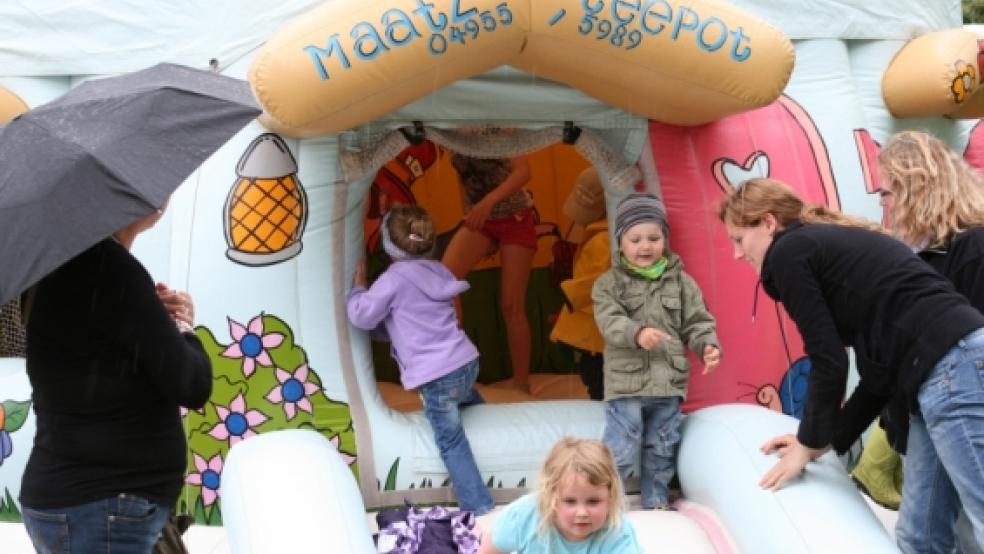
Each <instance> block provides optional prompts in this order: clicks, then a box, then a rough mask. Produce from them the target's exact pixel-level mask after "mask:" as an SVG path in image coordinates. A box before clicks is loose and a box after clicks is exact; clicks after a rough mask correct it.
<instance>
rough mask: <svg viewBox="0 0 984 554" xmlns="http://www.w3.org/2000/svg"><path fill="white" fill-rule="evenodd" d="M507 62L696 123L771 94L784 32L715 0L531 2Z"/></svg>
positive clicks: (612, 100) (777, 88)
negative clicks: (521, 42)
mask: <svg viewBox="0 0 984 554" xmlns="http://www.w3.org/2000/svg"><path fill="white" fill-rule="evenodd" d="M531 6H532V8H531V10H532V13H531V21H532V25H533V27H532V29H531V30H530V35H529V38H528V39H527V44H526V47H525V48H524V49H523V52H522V54H520V56H519V58H518V59H516V60H515V61H514V62H513V63H512V65H514V66H516V67H518V68H521V69H524V70H526V71H529V72H530V73H535V74H536V75H542V76H545V77H548V78H550V79H554V80H557V81H561V82H564V83H567V84H569V85H571V86H573V87H576V88H578V89H580V90H582V91H584V92H586V93H588V94H590V95H591V96H594V97H595V98H598V99H600V100H602V101H604V102H607V103H609V104H612V105H615V106H618V107H620V108H622V109H625V110H627V111H630V112H633V113H636V114H640V115H643V116H645V117H647V118H649V119H654V120H657V121H661V122H664V123H671V124H676V125H699V124H702V123H707V122H710V121H714V120H716V119H719V118H721V117H724V116H726V115H730V114H734V113H738V112H742V111H746V110H750V109H753V108H757V107H760V106H764V105H767V104H770V103H771V102H773V101H774V100H775V99H776V98H777V97H778V96H779V94H780V93H781V92H782V90H783V89H784V88H785V86H786V83H787V81H788V80H789V76H790V73H791V72H792V69H793V61H794V58H795V53H794V51H793V46H792V44H791V43H790V41H789V39H788V38H787V37H786V36H785V35H784V34H783V33H782V32H780V31H779V30H777V29H775V28H774V27H771V26H769V25H767V24H766V23H764V22H762V21H761V20H758V19H756V18H755V17H753V16H751V15H749V14H748V13H746V12H744V11H742V10H740V9H738V8H736V7H734V6H733V5H731V4H727V3H724V2H719V1H716V0H688V1H686V2H679V1H676V0H579V1H575V2H572V1H571V0H535V1H533V2H531Z"/></svg>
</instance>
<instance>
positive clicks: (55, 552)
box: [21, 494, 170, 554]
mask: <svg viewBox="0 0 984 554" xmlns="http://www.w3.org/2000/svg"><path fill="white" fill-rule="evenodd" d="M21 508H22V510H21V511H22V512H23V513H22V515H23V517H24V527H25V528H26V529H27V534H28V535H29V536H30V537H31V542H32V543H34V549H35V550H37V551H38V552H39V553H40V554H61V553H69V552H71V553H74V552H84V553H86V554H110V553H111V554H147V553H148V552H151V551H152V550H153V548H154V544H156V543H157V539H158V538H159V537H160V534H161V529H163V528H164V523H165V522H166V521H167V516H168V514H169V512H170V507H166V506H162V505H160V504H157V503H155V502H151V501H150V500H147V499H145V498H141V497H139V496H134V495H130V494H120V495H117V496H114V497H112V498H105V499H103V500H97V501H95V502H89V503H88V504H80V505H78V506H71V507H69V508H52V509H43V510H35V509H32V508H28V507H26V506H22V507H21Z"/></svg>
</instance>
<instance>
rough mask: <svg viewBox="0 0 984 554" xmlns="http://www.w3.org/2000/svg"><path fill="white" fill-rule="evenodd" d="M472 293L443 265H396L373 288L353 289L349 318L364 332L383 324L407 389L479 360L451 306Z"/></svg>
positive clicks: (420, 262) (410, 262)
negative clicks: (455, 298) (455, 299)
mask: <svg viewBox="0 0 984 554" xmlns="http://www.w3.org/2000/svg"><path fill="white" fill-rule="evenodd" d="M467 289H468V283H467V282H465V281H459V280H458V279H456V278H455V276H454V275H453V274H452V273H451V271H449V270H448V268H446V267H445V266H444V265H443V264H441V262H438V261H435V260H421V259H415V260H401V261H396V262H393V264H392V265H390V266H389V268H388V269H387V270H386V271H384V272H383V274H382V275H380V276H379V278H378V279H376V282H375V283H373V284H372V287H370V288H369V289H368V290H367V289H365V288H364V287H353V288H352V290H351V291H350V292H349V295H348V316H349V320H351V321H352V325H355V326H356V327H358V328H359V329H364V330H366V331H371V330H374V329H376V328H377V327H378V326H379V324H380V323H382V324H383V325H384V326H385V329H386V334H387V335H389V340H391V341H392V343H393V345H392V348H391V353H392V355H393V358H394V359H395V360H396V363H397V364H399V366H400V380H401V381H403V387H404V388H405V389H407V390H412V389H416V388H417V387H419V386H421V385H424V384H427V383H429V382H431V381H433V380H435V379H437V378H440V377H444V376H445V375H447V374H449V373H451V372H452V371H454V370H456V369H458V368H460V367H462V366H464V365H465V364H467V363H468V362H470V361H472V360H474V359H475V358H477V357H478V349H476V348H475V345H474V344H472V342H471V341H470V340H468V335H466V334H465V332H464V331H462V330H461V329H459V328H458V317H457V315H456V314H455V311H454V304H453V303H452V302H451V301H452V299H454V297H455V296H457V295H458V294H460V293H462V292H463V291H465V290H467Z"/></svg>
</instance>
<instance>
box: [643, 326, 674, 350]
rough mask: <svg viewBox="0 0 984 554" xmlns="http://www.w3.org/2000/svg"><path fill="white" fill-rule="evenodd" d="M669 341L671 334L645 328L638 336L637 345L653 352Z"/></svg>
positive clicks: (652, 328)
mask: <svg viewBox="0 0 984 554" xmlns="http://www.w3.org/2000/svg"><path fill="white" fill-rule="evenodd" d="M668 340H670V335H669V333H667V332H666V331H663V330H662V329H656V328H654V327H643V328H642V329H641V330H640V331H639V334H638V335H636V343H637V344H638V345H639V348H642V349H643V350H652V349H653V348H656V347H657V346H659V345H661V344H663V343H664V342H666V341H668Z"/></svg>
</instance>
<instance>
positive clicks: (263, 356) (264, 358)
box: [256, 350, 273, 366]
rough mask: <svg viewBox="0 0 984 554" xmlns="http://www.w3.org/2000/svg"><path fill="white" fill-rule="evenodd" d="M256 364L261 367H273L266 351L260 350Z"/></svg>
mask: <svg viewBox="0 0 984 554" xmlns="http://www.w3.org/2000/svg"><path fill="white" fill-rule="evenodd" d="M256 362H257V363H259V364H260V365H263V366H271V365H273V360H272V359H270V354H269V353H267V351H266V350H260V353H259V355H258V356H256Z"/></svg>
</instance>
